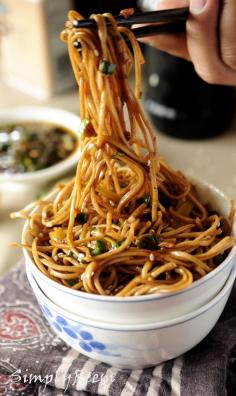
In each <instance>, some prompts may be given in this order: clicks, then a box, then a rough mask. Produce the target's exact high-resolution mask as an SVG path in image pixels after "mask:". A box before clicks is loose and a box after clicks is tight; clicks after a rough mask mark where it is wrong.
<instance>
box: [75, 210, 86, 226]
mask: <svg viewBox="0 0 236 396" xmlns="http://www.w3.org/2000/svg"><path fill="white" fill-rule="evenodd" d="M75 220H76V221H77V222H78V223H79V224H85V223H86V222H87V220H88V214H87V213H83V212H81V213H79V214H77V216H76V218H75Z"/></svg>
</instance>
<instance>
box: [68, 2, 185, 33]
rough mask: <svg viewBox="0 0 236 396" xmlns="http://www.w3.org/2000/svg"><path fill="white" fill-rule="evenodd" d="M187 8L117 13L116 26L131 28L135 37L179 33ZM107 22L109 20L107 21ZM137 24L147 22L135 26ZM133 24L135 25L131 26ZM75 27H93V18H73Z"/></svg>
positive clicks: (94, 23)
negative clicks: (129, 13)
mask: <svg viewBox="0 0 236 396" xmlns="http://www.w3.org/2000/svg"><path fill="white" fill-rule="evenodd" d="M188 15H189V8H188V7H184V8H176V9H170V10H162V11H151V12H140V13H133V14H132V15H127V16H126V15H125V13H123V14H122V15H118V16H117V17H115V20H116V22H117V25H118V26H125V27H128V28H130V29H131V30H132V32H133V33H134V35H135V37H136V38H141V37H147V36H153V35H157V34H171V33H181V32H184V31H185V28H186V20H187V17H188ZM108 23H109V22H108ZM139 24H147V25H145V26H141V27H137V25H139ZM133 25H135V26H136V27H133ZM73 26H74V27H75V28H94V27H96V22H95V20H93V19H83V20H77V19H76V20H74V21H73Z"/></svg>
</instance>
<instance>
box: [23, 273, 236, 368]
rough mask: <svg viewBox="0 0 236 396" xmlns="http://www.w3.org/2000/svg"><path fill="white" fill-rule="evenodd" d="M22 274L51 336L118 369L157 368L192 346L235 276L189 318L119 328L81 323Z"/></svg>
mask: <svg viewBox="0 0 236 396" xmlns="http://www.w3.org/2000/svg"><path fill="white" fill-rule="evenodd" d="M26 271H27V276H28V280H29V283H30V285H31V287H32V289H33V292H34V294H35V296H36V298H37V300H38V303H39V305H40V307H41V309H42V312H43V315H44V316H45V318H46V319H47V321H48V323H49V325H50V326H51V328H52V329H53V330H54V331H55V332H56V333H57V335H58V336H59V337H60V338H61V339H62V340H63V341H65V342H66V344H68V345H69V346H71V347H72V348H74V349H75V350H77V351H79V352H80V353H82V354H84V355H86V356H89V357H90V358H93V359H96V360H99V361H102V362H104V363H108V364H110V365H112V366H115V367H119V368H123V369H141V368H144V367H149V366H153V365H157V364H159V363H162V362H164V361H166V360H169V359H172V358H175V357H177V356H179V355H181V354H183V353H185V352H186V351H188V350H190V349H191V348H193V347H194V346H195V345H196V344H198V343H199V342H200V341H201V340H202V339H203V338H204V337H205V336H206V335H207V334H208V333H209V332H210V330H211V329H212V328H213V327H214V325H215V323H216V322H217V320H218V319H219V316H220V315H221V313H222V311H223V309H224V307H225V304H226V302H227V300H228V297H229V294H230V291H231V289H232V286H233V283H234V279H235V275H236V268H235V266H234V268H233V269H232V271H231V273H230V275H229V278H228V280H227V282H226V284H225V286H224V287H223V289H222V290H221V291H220V292H219V293H218V294H217V296H215V297H214V298H213V299H212V300H211V301H210V302H208V303H207V304H205V305H204V306H202V307H201V308H199V309H197V310H195V311H193V312H191V313H188V314H186V315H183V316H180V317H178V318H176V319H172V320H168V321H164V322H153V323H148V324H145V323H144V324H142V323H141V324H135V325H134V324H133V325H132V324H130V325H121V324H111V323H108V322H100V321H95V320H89V319H85V318H83V317H81V316H79V315H75V314H72V313H70V312H68V311H66V310H65V309H63V308H61V307H58V306H57V305H56V304H55V303H54V302H52V301H51V300H50V299H49V298H48V297H46V296H45V294H44V293H43V292H42V290H41V289H40V287H39V286H38V284H37V282H36V280H35V278H34V276H33V274H32V273H31V271H30V268H29V266H26Z"/></svg>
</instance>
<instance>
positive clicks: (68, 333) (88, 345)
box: [40, 305, 120, 356]
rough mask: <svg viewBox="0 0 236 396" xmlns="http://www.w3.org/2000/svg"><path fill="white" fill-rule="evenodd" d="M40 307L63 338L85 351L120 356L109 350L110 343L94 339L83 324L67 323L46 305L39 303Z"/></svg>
mask: <svg viewBox="0 0 236 396" xmlns="http://www.w3.org/2000/svg"><path fill="white" fill-rule="evenodd" d="M40 307H41V309H42V311H43V314H44V316H45V317H46V318H47V320H48V321H49V322H50V325H51V326H52V327H53V328H54V330H56V331H57V332H58V333H60V334H61V335H63V336H64V338H65V339H68V338H69V339H70V341H72V342H73V343H76V344H77V345H79V346H80V348H81V349H82V350H84V351H85V352H86V353H89V352H96V353H97V354H102V355H110V356H120V355H118V354H113V353H111V352H110V351H109V350H110V349H111V348H112V345H110V344H109V345H105V344H104V343H103V342H100V341H97V340H95V339H94V337H93V335H92V333H91V332H90V331H87V330H86V329H85V327H84V326H83V325H78V324H77V323H76V324H75V325H73V323H72V322H71V321H70V323H69V322H68V320H66V319H65V318H64V317H62V316H60V315H58V314H55V315H54V314H53V313H52V312H51V311H50V309H49V308H48V307H47V306H46V305H40ZM115 349H116V348H115Z"/></svg>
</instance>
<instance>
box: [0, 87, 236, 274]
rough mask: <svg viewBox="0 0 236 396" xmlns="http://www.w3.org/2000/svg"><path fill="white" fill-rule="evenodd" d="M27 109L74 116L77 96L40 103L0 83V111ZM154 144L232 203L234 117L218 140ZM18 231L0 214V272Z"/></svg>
mask: <svg viewBox="0 0 236 396" xmlns="http://www.w3.org/2000/svg"><path fill="white" fill-rule="evenodd" d="M31 105H38V106H45V105H50V106H53V107H58V108H62V109H65V110H69V111H72V112H76V113H78V95H77V92H76V91H72V92H66V93H64V94H61V95H59V96H57V97H54V98H51V99H49V100H46V101H40V100H37V99H35V98H32V97H30V96H27V95H25V94H24V93H22V92H20V91H17V90H15V89H14V88H11V87H7V86H5V85H4V84H3V83H0V109H2V108H6V107H12V106H31ZM158 144H159V153H160V154H161V155H162V156H164V157H165V159H166V160H167V161H168V162H169V163H170V165H172V166H173V167H174V168H176V169H180V170H181V171H183V172H184V173H187V174H189V175H194V176H197V177H201V178H203V179H205V180H207V181H208V182H209V183H212V184H214V185H216V186H218V187H219V188H220V189H221V190H223V191H224V192H225V193H226V194H227V195H228V196H229V197H231V198H232V199H234V200H235V202H236V117H235V120H234V122H233V123H232V126H231V128H230V129H229V130H228V131H226V132H225V133H224V134H222V135H221V136H218V137H215V138H212V139H209V140H204V141H203V140H201V141H187V140H178V139H175V138H171V137H169V136H166V135H164V134H161V133H159V134H158ZM0 188H1V187H0ZM16 200H17V196H16ZM0 209H1V207H0ZM21 227H22V223H21V222H19V221H17V220H14V221H13V220H9V213H6V212H5V213H1V211H0V252H1V254H0V272H3V271H5V270H7V269H8V268H9V267H10V266H11V265H13V264H15V262H16V261H17V260H18V259H19V258H20V257H21V256H22V253H21V251H20V250H18V249H13V248H10V247H9V243H11V242H12V241H19V240H20V234H21Z"/></svg>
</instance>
